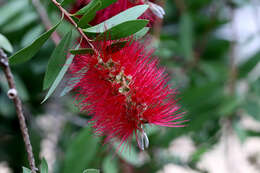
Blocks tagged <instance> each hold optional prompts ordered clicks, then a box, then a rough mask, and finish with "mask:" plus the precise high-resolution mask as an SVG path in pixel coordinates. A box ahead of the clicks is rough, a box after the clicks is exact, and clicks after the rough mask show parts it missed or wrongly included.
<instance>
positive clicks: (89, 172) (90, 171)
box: [83, 169, 100, 173]
mask: <svg viewBox="0 0 260 173" xmlns="http://www.w3.org/2000/svg"><path fill="white" fill-rule="evenodd" d="M83 173H100V171H99V170H98V169H86V170H85V171H84V172H83Z"/></svg>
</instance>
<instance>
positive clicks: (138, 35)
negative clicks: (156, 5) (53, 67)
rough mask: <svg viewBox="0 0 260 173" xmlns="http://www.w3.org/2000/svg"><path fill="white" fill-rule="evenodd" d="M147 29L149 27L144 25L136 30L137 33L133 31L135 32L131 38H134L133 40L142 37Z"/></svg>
mask: <svg viewBox="0 0 260 173" xmlns="http://www.w3.org/2000/svg"><path fill="white" fill-rule="evenodd" d="M149 29H150V28H149V27H144V28H143V29H141V30H140V31H138V32H137V33H135V34H134V35H133V38H134V39H135V40H138V39H140V38H142V37H144V36H145V35H146V34H147V33H148V31H149Z"/></svg>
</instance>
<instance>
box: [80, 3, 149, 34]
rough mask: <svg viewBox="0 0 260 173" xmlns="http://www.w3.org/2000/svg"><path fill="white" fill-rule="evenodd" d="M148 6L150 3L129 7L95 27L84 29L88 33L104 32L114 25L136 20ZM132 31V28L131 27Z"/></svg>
mask: <svg viewBox="0 0 260 173" xmlns="http://www.w3.org/2000/svg"><path fill="white" fill-rule="evenodd" d="M147 8H148V5H137V6H135V7H132V8H129V9H127V10H125V11H123V12H121V13H119V14H118V15H116V16H114V17H112V18H110V19H108V20H106V21H104V22H102V23H100V24H98V25H95V26H93V27H90V28H87V29H84V31H85V32H87V33H103V32H105V31H106V30H109V29H111V28H112V27H114V26H116V25H118V24H121V23H124V22H126V21H130V20H135V19H137V18H138V17H139V16H141V15H142V14H143V13H144V12H145V11H146V10H147ZM129 31H130V29H129Z"/></svg>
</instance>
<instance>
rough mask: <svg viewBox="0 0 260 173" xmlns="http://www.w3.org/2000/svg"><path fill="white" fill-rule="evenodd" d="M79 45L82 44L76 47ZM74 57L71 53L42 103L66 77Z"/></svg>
mask: <svg viewBox="0 0 260 173" xmlns="http://www.w3.org/2000/svg"><path fill="white" fill-rule="evenodd" d="M79 46H80V44H79V45H78V46H77V47H76V49H78V48H79ZM73 58H74V55H70V57H69V58H68V59H67V60H66V62H65V65H64V66H63V67H62V69H61V71H60V72H59V74H58V76H57V77H56V79H55V81H54V82H53V84H52V86H51V88H50V89H49V91H48V92H47V95H46V96H45V98H44V100H43V101H42V103H43V102H45V101H46V100H47V99H48V98H49V97H50V96H51V94H52V93H53V92H54V90H55V89H56V88H57V86H58V85H59V83H60V82H61V80H62V78H63V77H64V75H65V73H66V72H67V70H68V69H69V66H70V64H71V63H72V61H73Z"/></svg>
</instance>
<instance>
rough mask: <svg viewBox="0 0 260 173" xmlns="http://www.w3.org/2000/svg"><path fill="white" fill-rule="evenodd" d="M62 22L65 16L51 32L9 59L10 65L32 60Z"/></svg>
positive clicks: (44, 34)
mask: <svg viewBox="0 0 260 173" xmlns="http://www.w3.org/2000/svg"><path fill="white" fill-rule="evenodd" d="M62 20H63V16H62V18H61V20H60V21H59V22H58V23H57V24H56V25H55V26H53V27H52V28H51V29H50V30H49V31H47V32H45V33H43V34H42V35H41V36H40V37H39V38H37V39H36V40H35V41H34V42H33V43H32V44H30V45H29V46H27V47H25V48H23V49H21V50H19V51H18V52H16V53H15V54H14V55H12V56H11V57H10V59H9V62H10V64H11V65H13V64H20V63H23V62H26V61H28V60H30V59H31V58H32V57H33V56H34V55H35V54H36V53H37V52H38V51H39V50H40V48H41V47H42V45H43V44H44V43H45V42H46V41H47V40H48V38H49V37H50V36H51V34H52V33H53V32H54V31H55V30H56V28H57V27H58V26H59V24H60V23H61V21H62Z"/></svg>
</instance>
